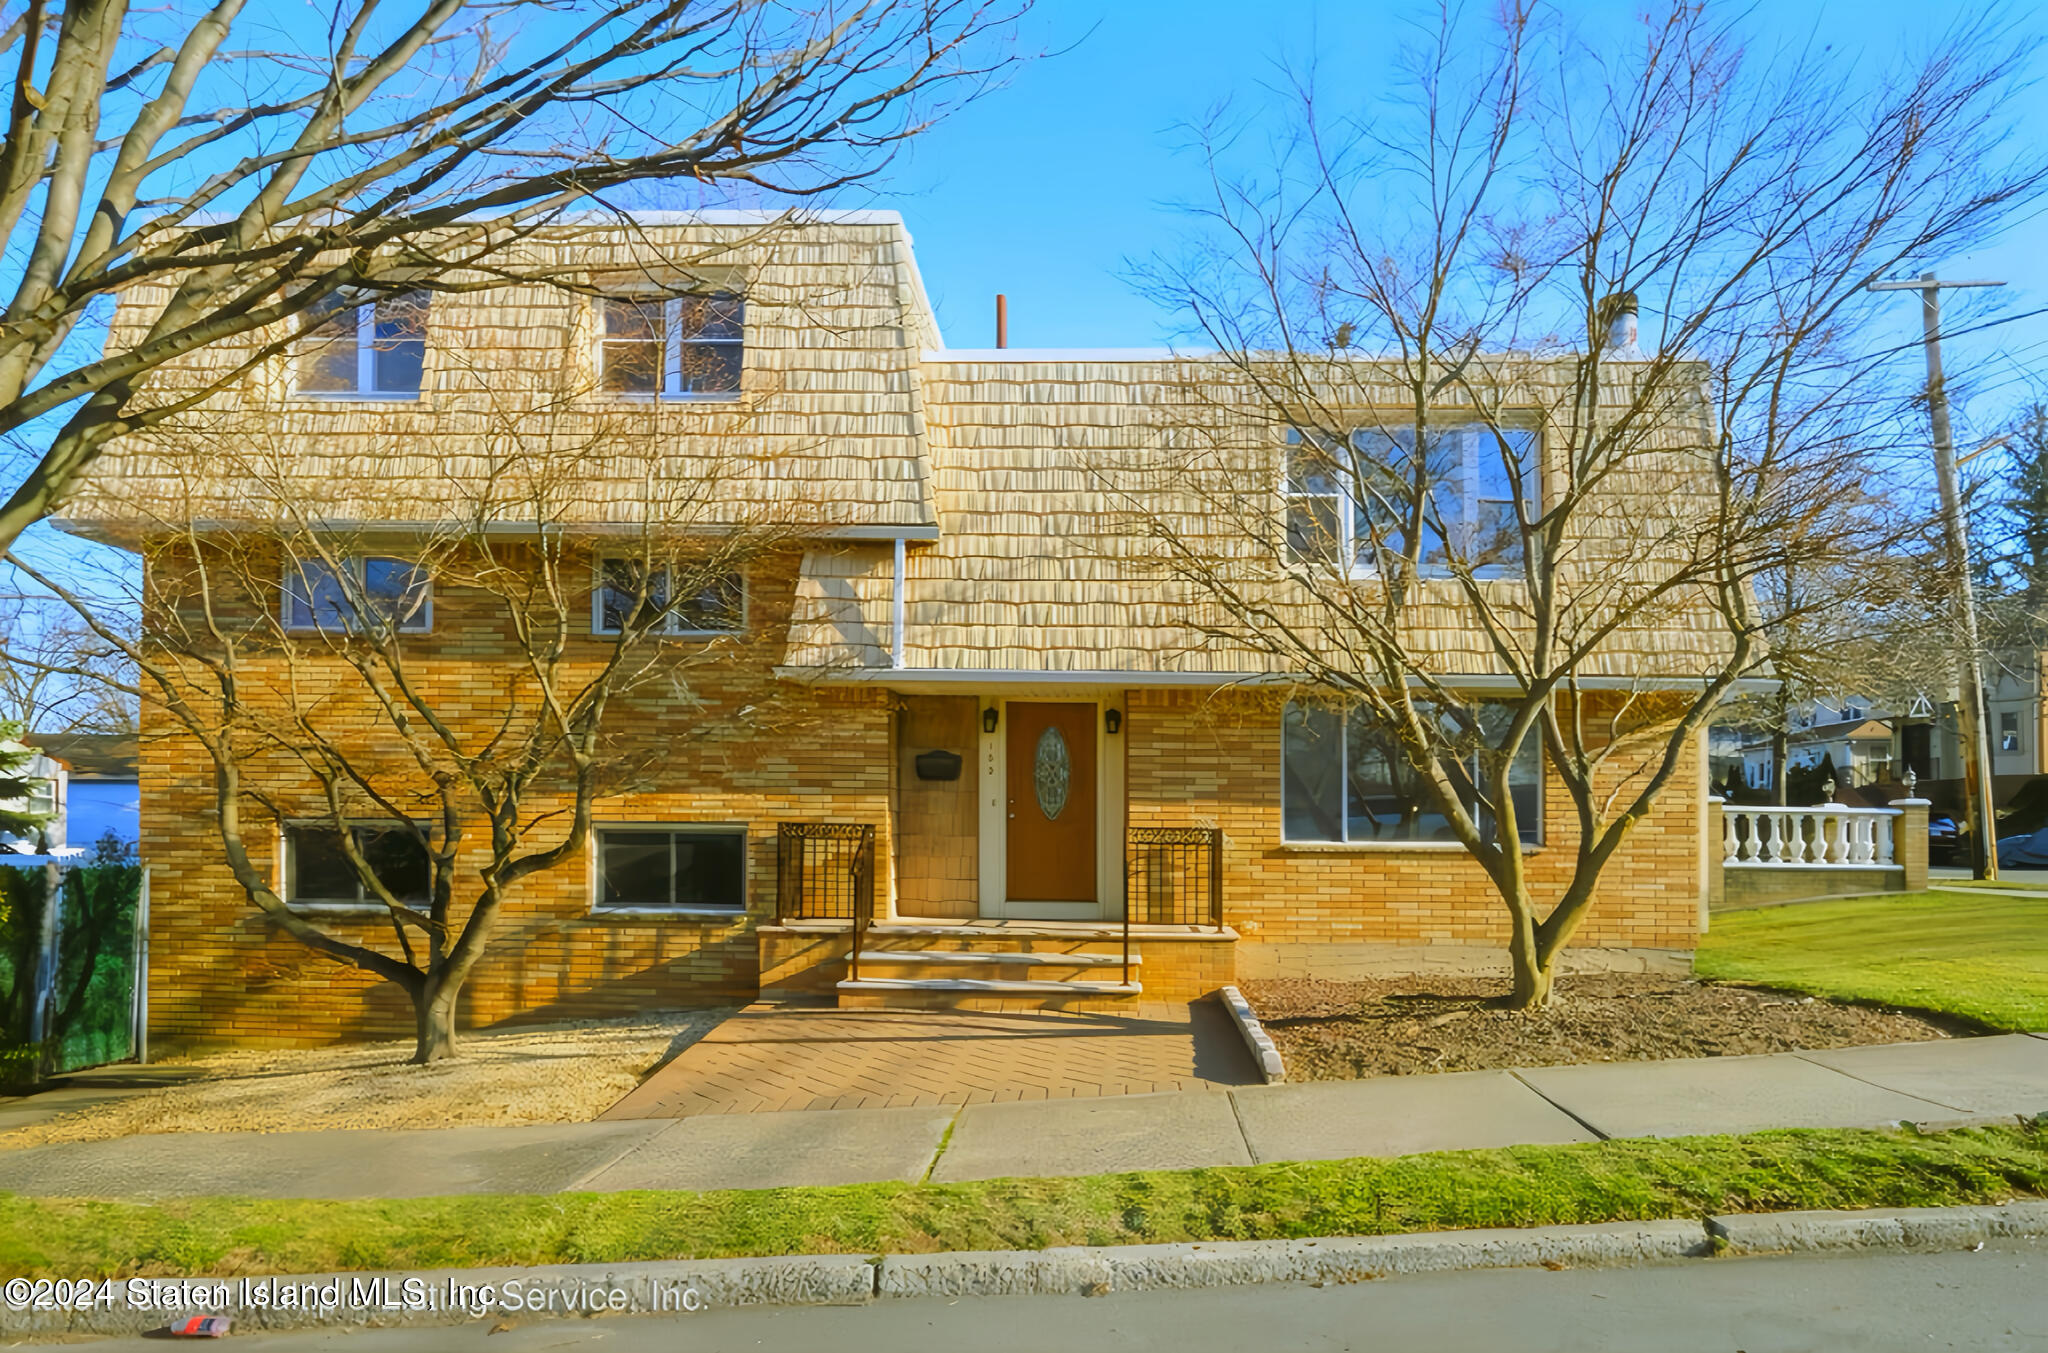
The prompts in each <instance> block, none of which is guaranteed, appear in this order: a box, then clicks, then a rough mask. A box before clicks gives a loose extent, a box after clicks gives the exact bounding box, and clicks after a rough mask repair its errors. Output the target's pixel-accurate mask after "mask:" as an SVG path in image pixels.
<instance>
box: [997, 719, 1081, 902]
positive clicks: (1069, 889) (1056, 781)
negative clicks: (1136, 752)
mask: <svg viewBox="0 0 2048 1353" xmlns="http://www.w3.org/2000/svg"><path fill="white" fill-rule="evenodd" d="M1004 722H1005V723H1007V724H1008V725H1009V741H1008V744H1007V746H1006V748H1005V760H1006V761H1007V762H1008V776H1007V778H1008V781H1009V784H1008V786H1007V788H1008V791H1009V807H1008V812H1009V848H1008V850H1007V851H1005V852H1004V853H1005V855H1006V856H1007V857H1008V859H1009V869H1008V873H1009V896H1010V900H1011V901H1013V902H1093V901H1095V900H1096V897H1095V706H1094V705H1092V704H1086V705H1083V704H1064V703H1062V704H1050V703H1040V702H1018V701H1012V702H1011V703H1010V705H1009V708H1008V709H1007V710H1006V711H1005V714H1004Z"/></svg>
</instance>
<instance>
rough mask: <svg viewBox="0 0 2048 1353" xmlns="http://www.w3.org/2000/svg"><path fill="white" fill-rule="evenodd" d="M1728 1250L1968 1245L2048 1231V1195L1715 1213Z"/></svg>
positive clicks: (1714, 1225)
mask: <svg viewBox="0 0 2048 1353" xmlns="http://www.w3.org/2000/svg"><path fill="white" fill-rule="evenodd" d="M1707 1230H1708V1231H1709V1232H1710V1233H1711V1234H1712V1235H1713V1236H1714V1238H1715V1239H1716V1241H1717V1242H1719V1244H1720V1246H1721V1248H1722V1251H1723V1252H1724V1253H1727V1254H1788V1253H1794V1252H1810V1251H1819V1250H1870V1249H1886V1250H1897V1249H1913V1250H1931V1249H1940V1250H1966V1249H1970V1248H1972V1247H1974V1246H1976V1245H1980V1244H1982V1243H1983V1242H1985V1241H1987V1240H1997V1239H2002V1238H2011V1237H2017V1236H2048V1199H2020V1200H2016V1201H2014V1202H2010V1203H2006V1204H2004V1205H2002V1206H1999V1207H1884V1208H1871V1209H1870V1210H1868V1211H1864V1212H1757V1213H1744V1214H1740V1215H1737V1216H1732V1217H1710V1218H1708V1219H1707Z"/></svg>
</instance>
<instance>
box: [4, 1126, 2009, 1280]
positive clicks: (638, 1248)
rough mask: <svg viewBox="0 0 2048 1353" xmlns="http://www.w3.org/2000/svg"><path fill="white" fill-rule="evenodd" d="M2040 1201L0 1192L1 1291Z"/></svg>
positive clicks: (904, 1192) (891, 1191) (1646, 1180)
mask: <svg viewBox="0 0 2048 1353" xmlns="http://www.w3.org/2000/svg"><path fill="white" fill-rule="evenodd" d="M2044 1194H2048V1128H2044V1127H2043V1126H2041V1125H2036V1126H2033V1127H1996V1128H1964V1129H1957V1130H1954V1131H1950V1132H1941V1133H1928V1134H1924V1135H1923V1134H1920V1133H1916V1132H1912V1131H1899V1132H1883V1131H1825V1132H1819V1131H1811V1132H1808V1131H1787V1132H1765V1133H1757V1134H1754V1135H1751V1136H1743V1137H1693V1138H1679V1139H1673V1140H1669V1141H1656V1140H1635V1141H1608V1142H1589V1143H1585V1144H1582V1145H1573V1146H1526V1147H1514V1148H1510V1149H1507V1150H1498V1151H1453V1152H1442V1153H1438V1154H1434V1155H1419V1156H1404V1157H1400V1158H1397V1159H1392V1160H1348V1161H1331V1162H1323V1163H1314V1164H1289V1165H1257V1166H1251V1167H1247V1168H1233V1169H1214V1170H1188V1171H1182V1172H1176V1173H1152V1174H1122V1175H1095V1176H1090V1177H1088V1178H1082V1179H999V1180H991V1181H988V1182H985V1183H976V1184H868V1185H856V1186H851V1187H846V1188H808V1189H769V1190H762V1191H759V1192H744V1193H742V1192H732V1193H615V1194H594V1193H581V1194H558V1195H553V1196H503V1195H498V1196H479V1197H461V1198H421V1199H409V1200H406V1201H402V1202H388V1201H325V1200H321V1201H309V1200H287V1201H275V1200H261V1199H248V1198H196V1199H186V1200H179V1201H172V1202H165V1203H160V1204H142V1203H112V1202H87V1201H81V1200H76V1199H47V1198H22V1197H16V1196H13V1195H5V1194H0V1278H12V1277H52V1278H58V1277H73V1278H77V1277H114V1276H137V1275H140V1276H159V1275H160V1276H166V1277H171V1276H180V1275H215V1274H228V1273H234V1274H240V1273H250V1274H261V1273H321V1272H333V1271H338V1270H351V1269H387V1268H448V1267H457V1266H472V1265H491V1264H548V1263H625V1262H629V1261H633V1260H647V1259H669V1258H711V1257H720V1256H731V1255H753V1254H804V1253H808V1254H830V1253H844V1254H875V1253H882V1252H897V1253H902V1252H917V1251H932V1250H944V1249H1039V1248H1043V1247H1045V1246H1050V1245H1076V1244H1091V1245H1099V1244H1126V1243H1137V1242H1157V1241H1186V1240H1212V1239H1229V1240H1256V1239H1265V1238H1275V1237H1291V1236H1316V1235H1372V1234H1385V1233H1390V1232H1400V1231H1426V1230H1443V1229H1453V1228H1460V1227H1481V1226H1536V1225H1545V1224H1553V1223H1564V1222H1595V1221H1625V1220H1642V1219H1647V1218H1658V1217H1702V1216H1706V1215H1710V1214H1713V1213H1718V1212H1744V1211H1750V1212H1755V1211H1769V1210H1777V1209H1785V1208H1835V1207H1913V1206H1930V1205H1938V1204H1951V1203H1987V1202H1999V1201H2003V1200H2005V1199H2008V1198H2012V1197H2017V1196H2035V1197H2038V1196H2042V1195H2044Z"/></svg>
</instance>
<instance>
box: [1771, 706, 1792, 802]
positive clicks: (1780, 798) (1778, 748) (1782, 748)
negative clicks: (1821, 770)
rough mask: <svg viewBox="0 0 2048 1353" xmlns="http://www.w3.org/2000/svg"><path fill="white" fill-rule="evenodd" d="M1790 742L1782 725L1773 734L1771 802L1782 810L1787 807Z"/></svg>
mask: <svg viewBox="0 0 2048 1353" xmlns="http://www.w3.org/2000/svg"><path fill="white" fill-rule="evenodd" d="M1788 741H1789V739H1787V737H1786V735H1785V729H1784V727H1783V726H1782V725H1781V726H1780V727H1779V728H1777V729H1776V730H1775V731H1773V732H1772V734H1771V802H1772V803H1775V804H1777V805H1778V806H1779V807H1780V808H1782V807H1784V806H1785V803H1786V799H1785V771H1786V766H1785V762H1786V761H1788V760H1789V759H1790V757H1789V756H1788V754H1787V747H1786V744H1787V742H1788Z"/></svg>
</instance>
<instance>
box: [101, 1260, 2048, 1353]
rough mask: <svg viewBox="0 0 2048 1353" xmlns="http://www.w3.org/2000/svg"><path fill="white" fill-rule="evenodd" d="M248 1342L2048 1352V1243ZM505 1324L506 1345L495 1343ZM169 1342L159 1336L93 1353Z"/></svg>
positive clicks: (865, 1351) (718, 1351)
mask: <svg viewBox="0 0 2048 1353" xmlns="http://www.w3.org/2000/svg"><path fill="white" fill-rule="evenodd" d="M503 1323H504V1322H499V1321H491V1320H485V1321H481V1322H478V1323H475V1324H472V1325H468V1326H464V1327H461V1328H452V1329H419V1330H384V1331H362V1332H353V1333H351V1332H347V1331H335V1332H332V1333H328V1332H311V1333H299V1334H283V1335H275V1336H261V1335H258V1336H235V1337H233V1339H232V1346H233V1347H236V1348H245V1349H248V1350H250V1351H251V1353H258V1351H259V1350H260V1351H261V1353H316V1351H317V1353H342V1351H343V1350H346V1351H347V1353H430V1351H431V1353H463V1351H464V1350H471V1349H474V1350H477V1353H542V1351H543V1350H565V1351H569V1350H573V1351H574V1353H584V1351H585V1350H587V1351H588V1353H657V1351H658V1353H685V1351H686V1353H726V1351H727V1350H731V1351H732V1353H738V1351H739V1350H771V1351H774V1350H791V1353H798V1351H801V1353H816V1351H817V1350H824V1349H830V1350H834V1353H960V1350H963V1349H972V1350H974V1353H1043V1351H1044V1350H1046V1349H1069V1350H1075V1353H1092V1351H1093V1350H1121V1349H1171V1350H1174V1353H1208V1351H1209V1350H1232V1353H1239V1351H1240V1350H1258V1351H1259V1353H1265V1351H1266V1350H1295V1349H1300V1350H1315V1351H1316V1353H1323V1351H1324V1350H1329V1351H1330V1353H1336V1350H1357V1353H1404V1351H1405V1350H1411V1349H1412V1350H1417V1353H1422V1351H1424V1350H1427V1353H1458V1351H1459V1350H1465V1349H1471V1350H1485V1353H1499V1351H1500V1350H1502V1349H1513V1350H1515V1353H1552V1350H1555V1351H1556V1353H1599V1350H1607V1349H1613V1350H1628V1351H1629V1353H1738V1351H1739V1353H1805V1351H1806V1350H1813V1351H1814V1353H1840V1351H1842V1350H1855V1351H1856V1353H1888V1351H1889V1350H1908V1349H1911V1350H1926V1349H2040V1350H2048V1242H2028V1241H2013V1242H2003V1243H1995V1244H1992V1245H1989V1246H1987V1247H1985V1248H1984V1249H1983V1250H1980V1251H1976V1252H1956V1253H1939V1254H1858V1255H1846V1256H1830V1257H1812V1256H1801V1257H1781V1258H1765V1259H1702V1260H1691V1261H1687V1262H1684V1263H1677V1264H1671V1265H1665V1266H1659V1267H1651V1268H1632V1269H1565V1270H1561V1271H1556V1272H1551V1271H1546V1270H1543V1269H1508V1270H1491V1271H1478V1272H1466V1273H1445V1274H1432V1275H1425V1276H1420V1277H1406V1278H1388V1279H1383V1280H1380V1281H1376V1282H1367V1283H1356V1284H1351V1285H1347V1286H1335V1287H1326V1288H1320V1289H1317V1288H1309V1287H1301V1286H1287V1285H1279V1284H1275V1285H1271V1286H1265V1287H1233V1288H1211V1289H1205V1290H1201V1291H1191V1292H1159V1291H1154V1292H1134V1293H1126V1294H1111V1295H1108V1296H1103V1297H1095V1298H1087V1297H998V1298H981V1299H972V1298H970V1299H962V1300H958V1301H951V1302H943V1301H886V1302H878V1303H876V1304H874V1305H871V1306H856V1307H793V1308H772V1309H751V1310H729V1311H706V1312H703V1313H700V1314H696V1315H685V1316H641V1317H628V1318H616V1319H607V1320H591V1321H564V1322H554V1323H548V1322H537V1323H531V1324H517V1325H513V1326H512V1327H511V1328H496V1327H498V1326H500V1325H502V1324H503ZM494 1328H496V1332H495V1333H494V1332H493V1330H494ZM93 1347H96V1348H101V1349H115V1348H118V1349H133V1350H136V1353H141V1350H144V1349H161V1348H162V1347H164V1345H163V1343H161V1342H159V1341H155V1340H124V1341H120V1342H118V1343H115V1342H103V1343H99V1344H95V1345H93Z"/></svg>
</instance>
